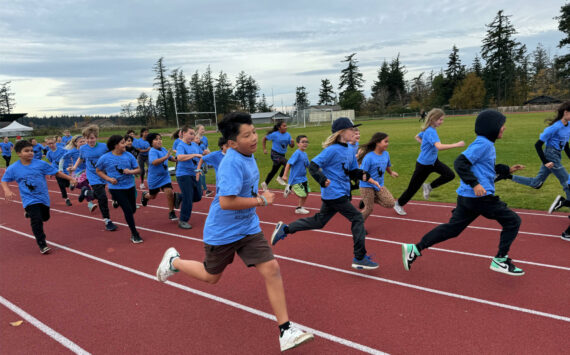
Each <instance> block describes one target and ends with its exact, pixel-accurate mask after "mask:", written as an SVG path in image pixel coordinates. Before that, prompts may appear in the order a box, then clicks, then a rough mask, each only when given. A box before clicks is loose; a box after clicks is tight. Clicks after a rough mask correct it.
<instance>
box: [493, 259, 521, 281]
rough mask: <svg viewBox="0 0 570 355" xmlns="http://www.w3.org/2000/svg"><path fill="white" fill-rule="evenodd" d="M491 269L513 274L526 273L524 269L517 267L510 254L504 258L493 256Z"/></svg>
mask: <svg viewBox="0 0 570 355" xmlns="http://www.w3.org/2000/svg"><path fill="white" fill-rule="evenodd" d="M490 269H491V270H493V271H496V272H501V273H503V274H507V275H512V276H522V275H524V271H523V270H522V269H519V268H518V267H516V266H515V264H513V262H512V260H511V259H510V258H509V256H508V255H506V256H505V257H504V258H493V261H491V267H490Z"/></svg>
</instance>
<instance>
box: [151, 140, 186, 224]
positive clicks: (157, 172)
mask: <svg viewBox="0 0 570 355" xmlns="http://www.w3.org/2000/svg"><path fill="white" fill-rule="evenodd" d="M146 140H147V141H148V142H149V143H150V146H151V148H150V151H149V152H148V179H147V182H148V189H149V191H148V192H145V191H143V192H142V196H141V204H142V205H143V206H146V205H147V204H148V201H149V200H154V199H155V198H156V196H158V193H159V192H160V191H162V192H164V193H165V194H166V200H167V201H168V219H170V220H171V221H176V220H177V219H178V217H176V212H174V208H179V207H180V202H181V201H182V196H181V195H180V194H178V193H176V194H175V193H174V192H173V191H172V179H171V177H170V174H169V173H168V162H169V161H176V158H174V157H173V156H172V155H171V154H172V149H170V150H166V148H164V147H162V136H161V135H160V134H159V133H149V134H148V136H146Z"/></svg>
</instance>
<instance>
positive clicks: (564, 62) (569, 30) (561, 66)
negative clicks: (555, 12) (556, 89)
mask: <svg viewBox="0 0 570 355" xmlns="http://www.w3.org/2000/svg"><path fill="white" fill-rule="evenodd" d="M556 19H557V20H558V21H559V22H558V29H559V30H560V31H561V32H563V33H564V34H565V35H566V37H564V38H562V39H561V40H560V42H559V43H558V48H563V47H566V46H568V47H570V3H567V4H566V5H564V6H562V7H561V8H560V16H558V17H556ZM569 49H570V48H569ZM555 63H556V69H557V71H558V75H559V76H560V77H561V78H563V79H566V80H568V79H570V54H564V55H561V56H559V57H557V58H556V60H555Z"/></svg>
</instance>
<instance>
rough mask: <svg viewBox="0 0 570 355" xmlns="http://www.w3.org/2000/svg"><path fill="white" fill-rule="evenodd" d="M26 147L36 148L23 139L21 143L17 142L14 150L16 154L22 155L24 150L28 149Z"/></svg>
mask: <svg viewBox="0 0 570 355" xmlns="http://www.w3.org/2000/svg"><path fill="white" fill-rule="evenodd" d="M26 147H32V148H33V147H34V146H33V145H32V143H30V142H28V141H27V140H24V139H22V140H21V141H18V142H16V145H15V146H14V150H15V151H16V153H20V152H21V151H22V149H24V148H26Z"/></svg>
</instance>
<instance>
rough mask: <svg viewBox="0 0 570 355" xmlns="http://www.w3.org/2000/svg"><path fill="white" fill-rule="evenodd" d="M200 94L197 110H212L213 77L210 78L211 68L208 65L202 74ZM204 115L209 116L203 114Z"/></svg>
mask: <svg viewBox="0 0 570 355" xmlns="http://www.w3.org/2000/svg"><path fill="white" fill-rule="evenodd" d="M200 90H201V94H200V101H199V105H198V106H199V111H200V112H214V79H213V78H212V70H211V69H210V66H209V65H208V68H207V69H206V71H205V72H204V74H202V80H201V89H200ZM204 117H211V116H209V115H205V116H204Z"/></svg>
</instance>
